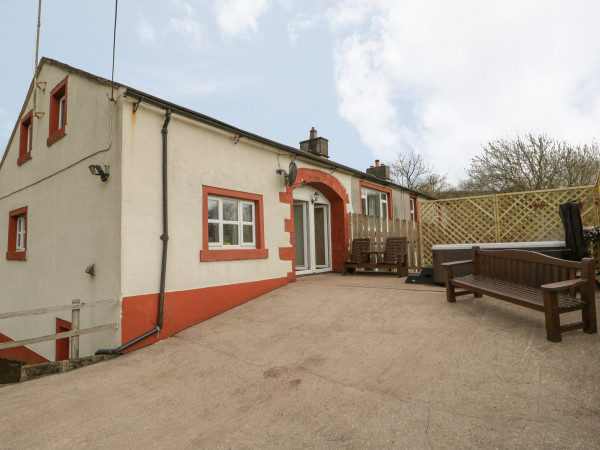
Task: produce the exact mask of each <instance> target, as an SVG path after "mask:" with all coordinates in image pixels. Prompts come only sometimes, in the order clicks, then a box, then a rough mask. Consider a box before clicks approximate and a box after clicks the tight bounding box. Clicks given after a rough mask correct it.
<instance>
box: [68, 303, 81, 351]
mask: <svg viewBox="0 0 600 450" xmlns="http://www.w3.org/2000/svg"><path fill="white" fill-rule="evenodd" d="M80 303H81V301H80V300H79V299H78V298H76V299H75V300H73V305H79V304H80ZM80 313H81V310H80V309H79V307H77V308H73V310H72V311H71V331H79V314H80ZM78 358H79V336H71V357H70V359H78Z"/></svg>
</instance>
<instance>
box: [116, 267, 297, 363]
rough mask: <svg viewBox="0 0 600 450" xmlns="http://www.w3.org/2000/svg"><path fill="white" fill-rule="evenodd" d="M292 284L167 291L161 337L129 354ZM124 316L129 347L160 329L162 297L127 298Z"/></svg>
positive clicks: (265, 282) (270, 282) (276, 282)
mask: <svg viewBox="0 0 600 450" xmlns="http://www.w3.org/2000/svg"><path fill="white" fill-rule="evenodd" d="M289 281H290V280H289V279H288V277H283V278H274V279H271V280H262V281H253V282H250V283H238V284H230V285H226V286H214V287H208V288H202V289H193V290H189V291H178V292H167V293H165V305H164V310H163V328H162V331H161V332H160V335H156V334H154V335H152V336H150V337H148V338H146V339H144V340H143V341H142V342H139V343H138V344H135V345H133V346H131V347H129V348H128V349H127V350H125V353H126V352H129V351H131V350H134V349H136V348H140V347H144V346H146V345H150V344H154V343H155V342H157V341H159V340H161V339H165V338H167V337H169V336H172V335H173V334H175V333H177V332H179V331H181V330H183V329H185V328H188V327H190V326H192V325H195V324H197V323H199V322H202V321H203V320H206V319H209V318H211V317H214V316H216V315H217V314H220V313H222V312H224V311H227V310H228V309H231V308H234V307H236V306H238V305H241V304H242V303H245V302H247V301H249V300H252V299H254V298H256V297H258V296H260V295H263V294H266V293H267V292H270V291H272V290H274V289H277V288H279V287H282V286H285V285H286V284H287V283H288V282H289ZM122 314H123V318H122V321H121V330H122V331H121V341H122V344H125V343H127V342H129V341H131V340H132V339H135V338H136V337H138V336H141V335H142V334H144V333H146V332H148V331H150V330H152V328H154V327H155V326H156V319H157V314H158V294H148V295H136V296H133V297H124V298H123V307H122Z"/></svg>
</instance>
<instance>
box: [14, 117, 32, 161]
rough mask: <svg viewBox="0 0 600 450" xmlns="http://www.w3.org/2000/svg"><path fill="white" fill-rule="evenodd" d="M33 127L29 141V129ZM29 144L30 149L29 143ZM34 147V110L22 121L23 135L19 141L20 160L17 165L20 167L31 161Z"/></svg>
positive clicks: (21, 134)
mask: <svg viewBox="0 0 600 450" xmlns="http://www.w3.org/2000/svg"><path fill="white" fill-rule="evenodd" d="M30 126H31V138H30V139H27V135H28V131H29V127H30ZM28 142H29V147H28V146H27V143H28ZM32 147H33V109H32V110H31V111H29V112H28V113H27V114H26V115H25V117H23V119H21V133H20V141H19V158H18V159H17V164H18V165H19V166H20V165H21V164H23V163H24V162H26V161H29V160H30V159H31V148H32Z"/></svg>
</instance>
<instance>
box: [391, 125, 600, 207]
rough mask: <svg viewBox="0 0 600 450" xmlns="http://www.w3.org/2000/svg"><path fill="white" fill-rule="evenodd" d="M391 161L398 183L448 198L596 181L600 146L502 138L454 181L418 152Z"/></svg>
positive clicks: (532, 137)
mask: <svg viewBox="0 0 600 450" xmlns="http://www.w3.org/2000/svg"><path fill="white" fill-rule="evenodd" d="M388 165H389V166H390V176H391V178H392V180H393V181H395V182H396V183H398V184H400V185H402V186H405V187H407V188H409V189H412V190H415V191H418V192H422V193H424V194H428V195H431V196H433V197H439V198H444V197H445V198H447V197H456V196H469V195H483V194H497V193H503V192H520V191H535V190H542V189H552V188H563V187H571V186H585V185H590V184H595V183H596V177H597V176H598V171H599V170H600V150H599V148H598V144H597V143H596V142H595V141H594V142H592V143H591V144H589V145H588V144H583V145H582V144H570V143H568V142H566V141H559V140H556V139H553V138H550V137H548V136H547V135H545V134H542V135H535V134H533V133H528V134H525V135H517V136H516V137H514V138H510V137H507V138H500V139H496V140H493V141H490V142H488V143H487V144H486V145H484V146H482V151H481V152H480V153H479V154H477V155H475V156H474V157H473V158H471V160H470V161H469V165H468V167H466V168H465V173H464V176H463V177H462V178H461V179H460V180H459V182H458V183H457V184H456V185H451V184H450V183H449V182H448V175H447V174H441V173H439V172H438V171H437V170H436V168H435V167H434V165H433V164H431V163H430V162H428V161H426V160H425V158H424V157H423V155H421V154H419V153H416V152H414V151H411V152H408V153H404V154H403V153H399V154H398V155H397V156H396V159H395V160H394V161H392V162H390V163H389V164H388Z"/></svg>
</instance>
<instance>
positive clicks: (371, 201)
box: [367, 191, 381, 217]
mask: <svg viewBox="0 0 600 450" xmlns="http://www.w3.org/2000/svg"><path fill="white" fill-rule="evenodd" d="M367 203H368V208H369V216H375V217H380V216H381V212H380V210H379V193H378V192H373V191H367Z"/></svg>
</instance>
